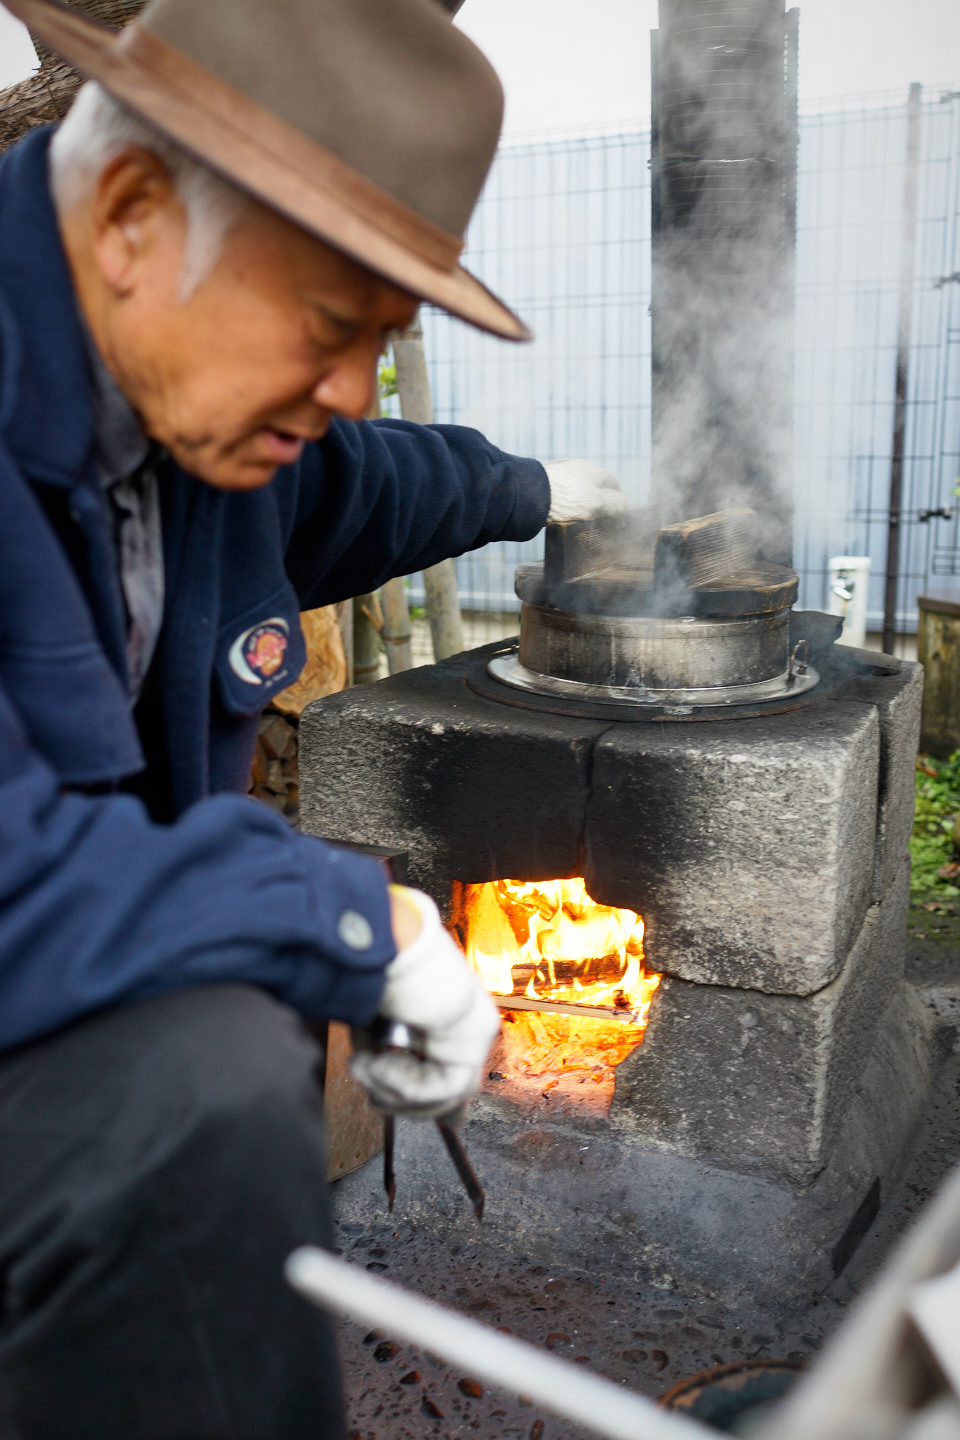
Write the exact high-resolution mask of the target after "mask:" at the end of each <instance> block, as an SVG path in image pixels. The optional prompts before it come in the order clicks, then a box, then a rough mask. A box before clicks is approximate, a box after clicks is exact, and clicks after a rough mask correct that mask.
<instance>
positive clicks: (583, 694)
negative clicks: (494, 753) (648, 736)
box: [487, 653, 820, 707]
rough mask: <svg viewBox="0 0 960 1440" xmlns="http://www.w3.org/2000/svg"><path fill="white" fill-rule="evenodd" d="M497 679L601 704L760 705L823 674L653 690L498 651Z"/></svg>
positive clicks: (809, 685)
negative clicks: (548, 668)
mask: <svg viewBox="0 0 960 1440" xmlns="http://www.w3.org/2000/svg"><path fill="white" fill-rule="evenodd" d="M487 671H488V673H489V674H490V675H492V676H493V678H494V680H499V681H501V682H502V683H503V684H504V685H512V686H513V688H514V689H515V690H526V691H529V692H532V693H533V694H535V695H555V696H559V697H561V698H565V699H568V700H590V701H592V702H593V703H599V704H604V703H607V704H616V705H622V704H624V702H628V703H631V704H634V705H639V706H647V705H650V706H698V707H699V706H722V705H756V704H762V703H763V701H765V700H782V699H783V698H784V696H794V695H803V694H804V693H805V692H806V691H807V690H812V689H813V687H814V686H815V685H818V684H819V683H820V675H819V673H818V672H817V671H816V670H815V669H814V668H813V666H812V665H808V666H807V667H806V671H805V673H804V674H800V673H799V672H798V671H797V670H796V669H794V670H793V674H792V675H791V673H790V669H789V668H788V669H787V670H784V671H783V673H782V674H781V675H775V676H774V677H773V679H771V680H760V681H756V682H755V683H754V684H752V685H712V686H706V687H703V688H701V689H697V690H651V689H646V688H640V687H637V686H630V685H588V684H585V683H584V682H583V681H581V680H562V679H559V678H558V677H557V676H554V675H541V674H538V673H537V672H536V671H535V670H528V669H527V667H526V666H525V665H521V663H520V660H519V658H518V656H517V655H516V653H514V654H511V655H496V656H494V658H493V659H492V660H491V661H490V662H489V664H488V665H487Z"/></svg>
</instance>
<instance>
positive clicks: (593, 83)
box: [0, 0, 960, 134]
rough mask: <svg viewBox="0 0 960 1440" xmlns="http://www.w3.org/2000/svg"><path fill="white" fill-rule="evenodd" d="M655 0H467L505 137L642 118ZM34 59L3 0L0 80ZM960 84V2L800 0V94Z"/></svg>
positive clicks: (19, 73) (21, 72) (20, 73)
mask: <svg viewBox="0 0 960 1440" xmlns="http://www.w3.org/2000/svg"><path fill="white" fill-rule="evenodd" d="M656 17H657V5H656V0H466V3H465V5H464V8H463V10H461V12H460V15H459V16H458V20H457V23H458V24H460V25H462V27H463V29H464V30H466V31H467V33H468V34H469V35H471V36H472V37H473V39H474V40H475V41H476V42H477V43H478V44H479V45H480V47H481V49H483V50H485V51H486V53H487V54H488V55H489V57H490V59H491V60H492V61H493V63H494V65H495V66H496V67H497V69H498V70H499V72H500V75H501V78H502V79H503V82H504V87H505V89H506V92H507V120H506V131H507V133H514V134H516V133H530V132H532V131H540V130H553V129H556V128H558V127H564V128H573V129H578V128H581V127H586V128H592V127H594V126H598V125H607V124H610V123H613V122H616V121H618V120H638V119H639V120H642V121H646V119H647V116H648V112H649V105H650V82H649V72H650V45H649V33H650V30H651V29H653V28H654V27H655V26H656V23H657V19H656ZM35 66H36V57H35V55H34V53H33V47H32V46H31V44H30V40H29V37H28V36H27V34H26V31H25V30H24V29H23V27H22V25H20V23H19V21H17V20H14V19H13V17H12V16H11V15H10V14H9V13H8V11H6V10H4V9H3V8H2V6H0V88H2V87H3V86H5V85H12V84H13V83H14V81H16V80H20V79H22V78H23V77H24V76H25V75H28V74H29V73H30V71H31V70H32V69H33V68H35ZM911 80H920V81H922V82H923V83H924V84H925V85H932V86H937V87H939V86H943V85H946V84H948V83H950V82H951V81H953V82H955V83H957V84H960V0H800V97H801V100H810V99H816V98H818V97H821V96H839V95H860V94H866V93H869V92H872V91H880V90H896V89H903V88H905V87H906V86H907V85H909V83H910V81H911Z"/></svg>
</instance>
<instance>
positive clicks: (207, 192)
mask: <svg viewBox="0 0 960 1440" xmlns="http://www.w3.org/2000/svg"><path fill="white" fill-rule="evenodd" d="M133 147H136V148H138V149H142V150H149V151H150V152H151V154H153V155H156V157H157V159H158V160H160V161H162V163H163V164H164V165H165V166H166V168H167V170H168V171H169V173H170V177H171V179H172V180H173V183H174V185H175V186H176V189H177V194H178V195H179V197H180V201H181V203H182V205H183V208H184V210H185V211H186V216H187V239H186V249H185V251H184V257H183V273H182V275H181V277H180V295H181V298H182V299H183V300H188V299H189V298H190V296H191V295H192V294H193V292H194V291H195V290H196V288H197V286H198V285H200V284H202V282H203V281H204V280H205V279H206V278H207V276H208V275H209V274H210V271H211V270H212V269H213V268H214V266H215V265H216V263H217V261H218V260H219V259H220V256H221V254H222V252H223V242H224V240H225V238H226V235H227V232H228V231H229V229H230V227H231V226H232V225H233V224H234V223H235V222H236V220H237V219H238V218H239V217H240V215H241V213H242V211H243V210H244V208H245V207H246V205H248V204H249V203H250V201H249V197H248V196H246V195H244V193H243V192H242V191H241V190H238V189H237V188H236V187H235V186H233V185H231V184H229V182H228V181H226V180H222V179H221V178H220V176H219V175H215V174H214V172H213V171H212V170H209V169H208V168H207V167H206V166H205V165H202V164H201V163H200V162H199V161H198V160H194V159H193V157H192V156H190V155H188V154H187V153H186V151H184V150H181V149H180V147H179V145H175V144H174V142H173V141H172V140H168V139H167V138H166V136H164V135H161V134H160V132H159V130H155V129H154V128H153V126H152V125H150V124H149V123H148V122H147V121H146V120H141V119H140V117H139V115H135V114H134V113H133V111H132V110H128V109H127V107H126V106H125V105H122V104H121V103H120V102H119V101H118V100H115V99H114V98H113V96H112V95H109V94H108V93H107V91H106V90H104V89H103V87H102V86H101V85H98V84H97V82H96V81H95V80H89V81H88V82H87V83H86V85H84V86H83V87H82V89H81V90H80V91H79V93H78V94H77V98H76V99H75V100H74V102H73V105H72V106H71V108H70V111H69V113H68V114H67V116H66V118H65V119H64V120H63V122H62V124H61V125H60V128H59V129H58V131H57V133H56V134H55V135H54V137H53V141H52V143H51V146H50V181H51V186H52V189H53V198H54V203H55V205H56V207H57V211H58V212H59V214H60V215H65V214H66V213H67V211H69V210H71V209H73V207H74V206H76V205H78V204H80V203H82V202H83V201H84V200H86V199H87V197H88V196H89V195H90V194H91V192H92V191H93V188H94V186H95V185H96V183H97V180H98V179H99V178H100V175H101V173H102V171H103V170H104V168H105V166H107V165H109V163H110V161H111V160H113V159H115V157H116V156H117V155H121V154H122V153H123V151H124V150H129V149H131V148H133Z"/></svg>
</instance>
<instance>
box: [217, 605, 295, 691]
mask: <svg viewBox="0 0 960 1440" xmlns="http://www.w3.org/2000/svg"><path fill="white" fill-rule="evenodd" d="M289 637H290V626H289V625H288V624H287V622H286V620H284V619H282V617H281V616H279V615H274V616H272V617H271V618H270V619H269V620H261V621H259V622H258V624H256V625H251V626H250V628H249V629H248V630H244V632H243V634H242V635H238V636H237V638H236V640H234V642H233V644H232V645H231V646H230V654H229V660H230V668H231V670H232V671H233V673H234V674H235V675H238V676H239V677H240V679H241V680H243V681H245V682H246V684H248V685H262V684H263V682H264V681H265V680H272V679H273V677H274V676H275V675H276V673H277V671H278V670H279V669H280V667H281V665H282V664H283V661H284V656H285V655H286V653H287V645H288V644H289Z"/></svg>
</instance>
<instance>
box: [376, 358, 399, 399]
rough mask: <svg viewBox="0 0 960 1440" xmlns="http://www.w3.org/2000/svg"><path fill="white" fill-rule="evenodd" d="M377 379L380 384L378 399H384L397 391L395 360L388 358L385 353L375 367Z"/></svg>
mask: <svg viewBox="0 0 960 1440" xmlns="http://www.w3.org/2000/svg"><path fill="white" fill-rule="evenodd" d="M377 380H378V381H379V385H380V399H381V400H386V399H387V397H388V396H390V395H396V393H397V362H396V361H395V360H388V359H387V357H386V355H382V356H381V357H380V364H379V366H378V368H377Z"/></svg>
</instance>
